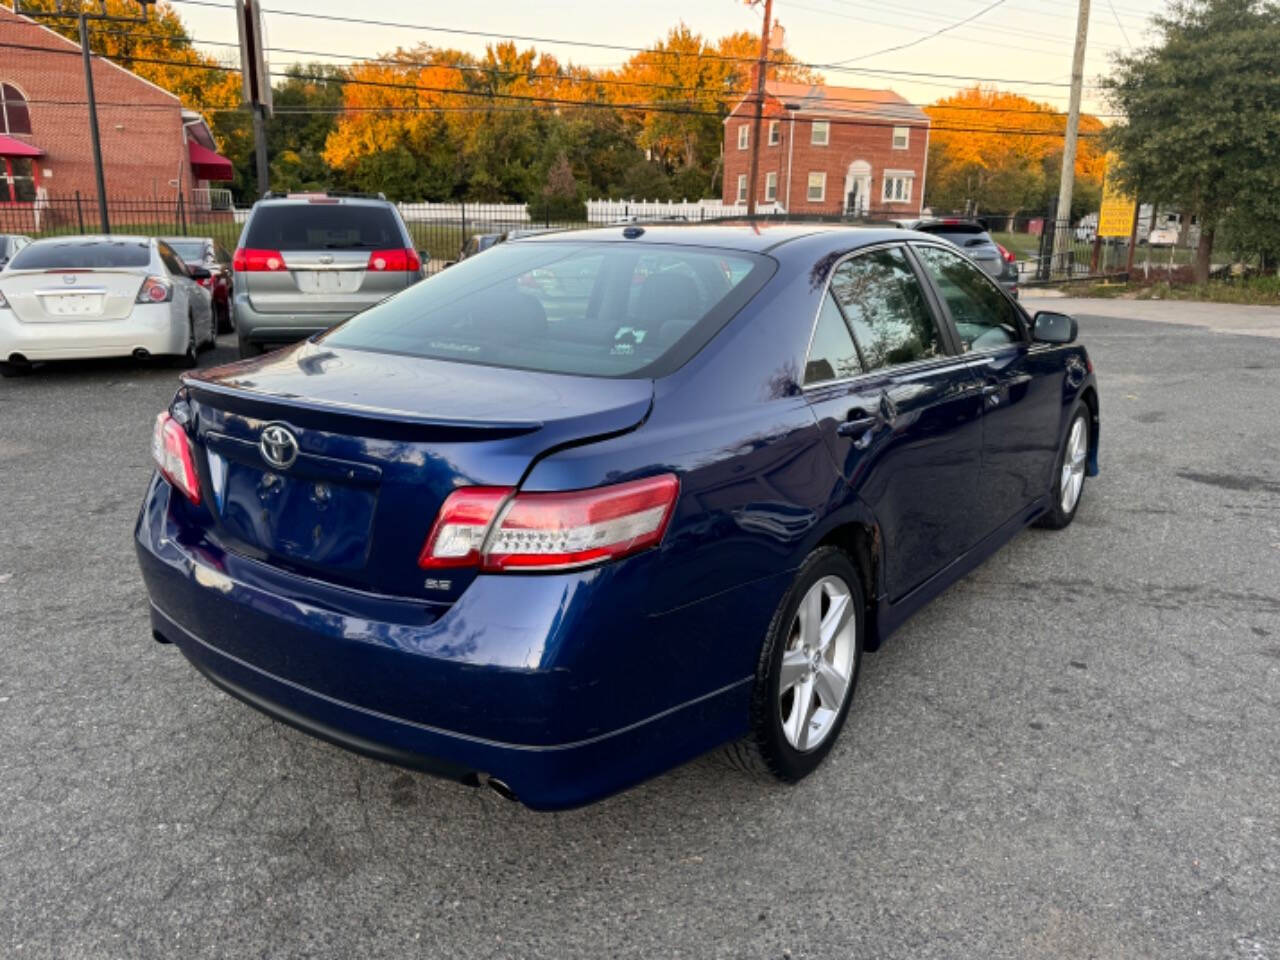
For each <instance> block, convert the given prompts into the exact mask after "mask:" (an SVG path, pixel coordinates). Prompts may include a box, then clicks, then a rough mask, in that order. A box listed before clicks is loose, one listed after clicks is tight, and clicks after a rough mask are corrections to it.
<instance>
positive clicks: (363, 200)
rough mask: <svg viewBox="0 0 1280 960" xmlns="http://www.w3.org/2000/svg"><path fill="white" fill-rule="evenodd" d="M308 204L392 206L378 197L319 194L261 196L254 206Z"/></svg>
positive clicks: (302, 205) (298, 205)
mask: <svg viewBox="0 0 1280 960" xmlns="http://www.w3.org/2000/svg"><path fill="white" fill-rule="evenodd" d="M308 204H316V205H317V206H345V207H390V206H394V204H392V202H391V201H390V200H383V199H382V198H380V197H326V196H321V195H319V194H317V195H315V196H311V197H263V198H262V199H261V200H259V201H257V202H256V203H255V204H254V206H255V207H305V206H307V205H308Z"/></svg>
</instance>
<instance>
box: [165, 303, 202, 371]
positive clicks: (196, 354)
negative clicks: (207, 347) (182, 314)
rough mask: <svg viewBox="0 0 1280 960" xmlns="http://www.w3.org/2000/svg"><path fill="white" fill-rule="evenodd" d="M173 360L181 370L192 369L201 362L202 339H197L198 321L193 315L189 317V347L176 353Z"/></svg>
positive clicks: (174, 364)
mask: <svg viewBox="0 0 1280 960" xmlns="http://www.w3.org/2000/svg"><path fill="white" fill-rule="evenodd" d="M171 361H172V365H173V366H175V367H177V368H178V369H179V370H190V369H191V368H192V367H194V366H196V364H198V363H199V362H200V341H199V340H197V339H196V321H195V318H194V317H192V316H189V315H188V317H187V349H186V350H185V351H184V352H183V353H177V354H174V355H173V357H172V358H171Z"/></svg>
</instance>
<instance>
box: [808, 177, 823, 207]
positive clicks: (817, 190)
mask: <svg viewBox="0 0 1280 960" xmlns="http://www.w3.org/2000/svg"><path fill="white" fill-rule="evenodd" d="M805 196H806V198H807V199H808V201H809V202H810V203H821V202H822V201H823V200H825V199H827V175H826V174H825V173H811V174H809V192H808V193H807V194H806V195H805Z"/></svg>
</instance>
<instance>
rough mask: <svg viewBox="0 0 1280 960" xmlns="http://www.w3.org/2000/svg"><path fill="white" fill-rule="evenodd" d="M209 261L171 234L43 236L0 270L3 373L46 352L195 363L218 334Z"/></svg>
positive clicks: (22, 368)
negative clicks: (185, 251) (179, 246)
mask: <svg viewBox="0 0 1280 960" xmlns="http://www.w3.org/2000/svg"><path fill="white" fill-rule="evenodd" d="M208 275H209V271H208V270H206V269H204V267H201V266H191V267H188V266H187V265H186V264H185V263H183V262H182V258H181V257H179V256H178V255H177V253H175V252H174V250H173V248H172V247H170V246H169V245H168V244H167V243H165V242H164V241H163V240H156V239H154V238H152V237H127V236H109V237H107V236H91V237H56V238H51V239H47V240H36V241H34V242H33V243H30V244H28V245H27V246H25V247H23V248H22V249H21V250H19V251H18V253H17V255H16V256H15V257H14V258H13V259H12V260H11V261H10V262H9V265H8V266H7V267H6V268H5V270H4V272H3V273H0V374H3V375H5V376H13V375H15V374H20V373H25V372H27V371H28V370H29V369H30V367H31V364H32V363H35V362H37V361H43V360H71V359H80V358H83V357H127V356H130V355H132V356H135V357H138V358H144V357H150V356H168V357H171V358H173V359H174V360H176V361H177V362H178V363H180V364H182V365H185V366H195V364H196V359H197V354H198V353H199V351H200V350H201V349H203V348H204V347H206V346H209V345H212V344H213V343H214V341H215V339H216V337H217V330H216V327H215V323H214V319H213V307H212V303H211V300H210V297H209V291H208V290H206V289H205V288H204V287H202V286H200V283H199V281H200V280H203V279H205V278H207V277H208Z"/></svg>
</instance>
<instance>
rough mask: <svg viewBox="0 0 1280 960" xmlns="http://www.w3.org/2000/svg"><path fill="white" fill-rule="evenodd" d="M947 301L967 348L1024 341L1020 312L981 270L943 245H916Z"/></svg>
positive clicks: (978, 348) (961, 338)
mask: <svg viewBox="0 0 1280 960" xmlns="http://www.w3.org/2000/svg"><path fill="white" fill-rule="evenodd" d="M915 250H916V253H918V254H919V255H920V260H921V262H922V263H923V264H924V268H925V271H926V272H927V273H928V274H929V278H930V279H931V280H933V282H934V285H935V286H937V288H938V292H939V293H940V294H942V299H943V300H944V301H946V304H947V311H948V312H949V313H950V314H951V322H952V323H954V324H955V327H956V332H957V333H958V334H959V335H960V344H961V346H962V348H963V349H965V350H993V349H996V348H998V347H1003V346H1007V345H1009V344H1011V343H1018V342H1019V341H1021V340H1022V327H1021V325H1020V324H1019V321H1018V311H1017V308H1016V307H1014V305H1013V304H1012V303H1010V302H1009V301H1008V299H1006V298H1005V296H1004V294H1003V293H1001V292H1000V291H999V290H997V289H996V285H995V284H994V283H992V282H991V281H990V280H988V279H987V277H986V275H985V274H983V272H982V271H981V270H979V269H978V268H977V267H975V266H974V265H973V264H971V263H970V262H969V261H968V260H966V259H964V257H962V256H960V255H959V254H957V253H952V252H951V251H950V250H944V249H942V248H941V247H930V246H919V247H916V248H915Z"/></svg>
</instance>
